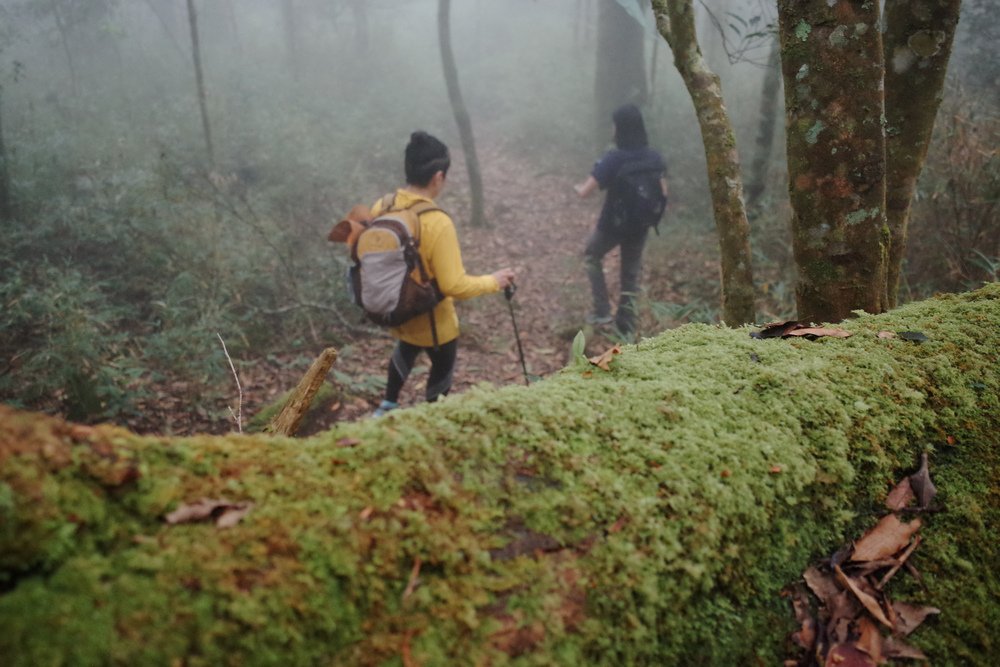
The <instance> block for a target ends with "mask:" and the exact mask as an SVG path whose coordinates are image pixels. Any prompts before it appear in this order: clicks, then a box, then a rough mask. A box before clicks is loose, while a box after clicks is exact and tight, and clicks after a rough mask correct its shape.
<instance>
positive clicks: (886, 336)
mask: <svg viewBox="0 0 1000 667" xmlns="http://www.w3.org/2000/svg"><path fill="white" fill-rule="evenodd" d="M878 337H879V338H881V339H882V340H889V339H890V338H895V337H896V334H895V332H893V331H879V332H878Z"/></svg>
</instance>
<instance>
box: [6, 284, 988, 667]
mask: <svg viewBox="0 0 1000 667" xmlns="http://www.w3.org/2000/svg"><path fill="white" fill-rule="evenodd" d="M844 327H845V328H846V329H848V330H850V331H851V332H853V334H854V335H853V336H852V337H850V338H847V339H834V338H825V339H819V340H816V341H812V342H810V341H807V340H800V339H796V340H791V339H789V340H755V339H752V338H751V337H750V336H748V329H746V328H743V329H726V328H721V329H720V328H716V327H709V326H703V325H690V326H686V327H683V328H681V329H678V330H676V331H672V332H669V333H666V334H664V335H662V336H659V337H657V338H655V339H651V340H646V341H643V342H642V343H640V344H639V345H638V346H631V347H627V348H625V350H624V352H623V353H622V354H620V355H617V356H616V357H615V359H614V362H613V363H612V370H611V371H610V372H605V371H602V370H599V369H596V368H593V369H590V368H582V367H571V368H569V369H567V370H566V371H564V372H563V373H561V374H559V375H557V376H556V377H554V378H551V379H548V380H546V381H544V382H541V383H538V384H536V385H533V386H532V387H530V388H522V387H508V388H504V389H499V390H498V389H492V388H481V389H476V390H473V391H470V392H468V393H466V394H464V395H462V396H454V397H450V398H448V399H447V400H445V401H443V402H441V403H439V404H434V405H425V406H421V407H419V408H414V409H411V410H404V411H400V412H399V413H395V414H393V415H391V416H389V417H386V418H384V419H380V420H369V421H365V422H361V423H356V424H349V425H344V426H343V427H341V428H338V429H336V430H333V431H331V432H328V433H326V434H324V435H322V436H318V437H314V438H311V439H306V440H292V439H288V438H279V437H270V438H269V437H264V436H254V437H250V436H238V435H234V436H231V437H225V438H222V437H199V438H186V439H171V440H166V439H158V438H150V437H145V438H144V437H138V436H135V435H132V434H130V433H127V432H125V431H123V430H120V429H116V428H112V427H97V428H91V427H83V426H73V425H70V424H66V423H64V422H61V421H58V420H55V419H51V418H47V417H42V416H39V415H33V414H25V413H18V412H14V411H12V410H9V409H3V410H2V411H0V656H3V663H4V664H6V665H42V664H45V665H49V664H52V665H55V664H81V665H99V664H123V665H140V664H141V665H147V664H148V665H168V664H184V665H226V664H232V665H269V664H281V665H308V664H322V665H330V664H338V665H339V664H344V665H349V664H359V665H381V664H388V665H393V664H395V665H399V664H404V665H450V664H469V665H501V664H524V665H541V664H565V665H578V664H593V665H624V664H628V665H693V664H712V665H747V664H762V665H774V664H781V661H782V659H783V657H784V656H785V655H786V653H785V652H786V650H787V648H788V647H787V643H786V639H785V637H786V636H787V634H788V633H789V632H790V631H792V630H793V629H794V628H795V623H794V620H793V617H792V613H791V610H790V608H789V605H788V602H787V601H785V600H783V599H782V598H781V597H780V595H779V593H780V591H781V589H782V588H783V587H785V586H787V585H789V584H791V583H793V582H795V581H796V580H797V579H798V578H799V577H800V576H801V574H802V572H803V570H804V569H805V568H806V566H807V565H808V564H810V563H811V562H813V561H814V560H816V559H818V558H821V557H825V556H829V554H831V553H832V552H833V551H834V550H835V549H836V548H838V547H839V546H841V545H842V544H844V542H845V541H847V540H850V539H851V538H855V537H857V536H859V535H860V534H861V533H862V531H863V530H864V529H865V528H867V527H868V526H870V525H872V524H873V523H874V522H875V521H876V520H877V519H878V517H879V516H881V514H882V513H883V512H882V510H881V508H880V505H881V502H882V501H883V499H884V497H885V495H886V492H887V490H888V489H889V488H890V486H891V485H892V483H893V482H894V481H895V480H897V479H899V478H900V477H901V476H902V475H904V474H907V473H910V472H912V471H913V470H914V467H915V465H916V462H917V461H918V458H919V455H920V453H921V452H924V451H927V452H929V453H930V465H931V473H932V476H933V479H934V482H935V484H936V485H937V488H938V496H937V499H936V500H935V504H936V505H938V506H939V507H940V508H941V509H942V510H943V511H941V512H937V513H933V514H928V515H927V516H926V517H925V518H924V520H925V525H924V528H922V530H921V533H922V535H923V542H922V544H921V545H920V548H919V549H918V550H917V551H916V552H915V553H914V555H913V556H912V557H911V559H910V562H911V563H913V564H914V565H915V566H916V567H917V568H918V570H919V571H920V572H921V573H922V575H923V583H922V585H917V584H915V583H913V581H914V580H913V579H912V578H907V577H901V576H898V577H897V578H896V579H895V580H894V581H893V582H892V587H893V588H892V594H893V595H894V596H895V597H897V598H903V599H908V600H913V601H920V602H926V603H930V604H934V605H935V606H937V607H939V608H941V609H942V613H941V614H940V616H937V617H935V618H933V619H931V620H929V621H927V622H926V623H925V624H924V626H922V627H921V628H920V629H919V630H918V631H917V632H916V633H915V634H914V635H912V636H911V637H910V640H912V643H914V644H916V645H918V646H920V647H921V648H922V649H923V650H924V651H925V652H926V653H927V654H928V655H929V656H930V657H931V659H932V661H933V663H934V664H937V665H950V664H982V665H985V664H989V661H990V659H991V658H990V656H995V655H997V653H998V651H1000V647H998V646H997V638H996V629H997V627H1000V603H998V600H1000V572H998V567H1000V566H998V564H1000V541H998V540H997V539H996V536H995V534H993V532H991V531H992V530H995V527H996V526H997V525H1000V447H998V442H997V440H998V436H997V433H998V432H1000V398H998V397H1000V374H998V370H997V369H998V368H1000V285H997V284H994V285H990V286H987V287H986V288H984V289H982V290H980V291H978V292H975V293H971V294H967V295H959V296H944V297H940V298H937V299H935V300H932V301H929V302H923V303H918V304H911V305H908V306H906V307H904V308H901V309H899V310H897V311H893V312H891V313H888V314H884V315H879V316H863V317H860V318H859V319H856V320H853V321H851V322H849V323H847V324H845V325H844ZM883 330H889V331H895V332H900V331H920V332H922V333H923V334H925V335H926V336H927V338H928V340H926V341H924V342H922V343H918V342H913V341H910V340H906V339H904V338H902V337H896V338H889V339H883V338H879V337H878V336H877V334H878V332H880V331H883ZM201 498H209V499H218V500H221V499H225V500H228V501H230V502H233V503H246V502H249V503H252V507H251V508H250V511H249V513H248V514H247V515H246V516H244V517H243V518H242V520H241V521H240V522H239V523H237V524H236V525H235V526H232V527H229V528H220V527H218V526H217V525H215V524H213V523H211V522H203V523H181V524H168V523H166V522H165V520H164V517H165V516H166V515H167V514H168V513H170V512H172V511H173V510H175V509H177V508H178V506H181V505H183V504H187V503H193V502H195V501H197V500H199V499H201ZM897 587H898V588H897Z"/></svg>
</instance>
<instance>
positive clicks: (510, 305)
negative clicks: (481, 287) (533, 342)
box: [503, 283, 531, 386]
mask: <svg viewBox="0 0 1000 667" xmlns="http://www.w3.org/2000/svg"><path fill="white" fill-rule="evenodd" d="M516 291H517V287H516V286H515V285H514V283H511V284H509V285H507V286H506V287H504V288H503V295H504V296H505V297H507V309H508V310H510V323H511V324H513V325H514V338H516V339H517V354H518V355H519V356H520V357H521V370H522V371H524V384H526V385H528V386H531V381H530V380H528V366H527V364H525V363H524V348H523V347H521V334H520V333H518V331H517V320H516V319H514V301H513V299H514V292H516Z"/></svg>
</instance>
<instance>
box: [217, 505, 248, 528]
mask: <svg viewBox="0 0 1000 667" xmlns="http://www.w3.org/2000/svg"><path fill="white" fill-rule="evenodd" d="M252 508H253V503H237V504H236V505H232V506H230V507H229V508H228V509H225V510H223V512H222V514H221V515H220V516H219V518H218V519H216V520H215V525H216V526H217V527H218V528H232V527H233V526H235V525H236V524H238V523H239V522H240V521H242V520H243V517H245V516H246V515H247V514H249V513H250V510H251V509H252Z"/></svg>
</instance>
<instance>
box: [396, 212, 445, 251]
mask: <svg viewBox="0 0 1000 667" xmlns="http://www.w3.org/2000/svg"><path fill="white" fill-rule="evenodd" d="M405 210H407V211H410V212H411V213H413V220H414V223H415V226H416V229H415V230H414V237H415V240H416V244H417V246H419V245H420V232H421V229H422V228H423V225H421V224H420V216H422V215H423V214H424V213H430V212H431V211H441V212H442V213H444V211H443V210H442V209H441V208H439V207H438V206H437V205H435V204H433V203H431V202H429V201H418V202H416V203H415V204H411V205H410V206H407V207H406V209H405Z"/></svg>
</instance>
